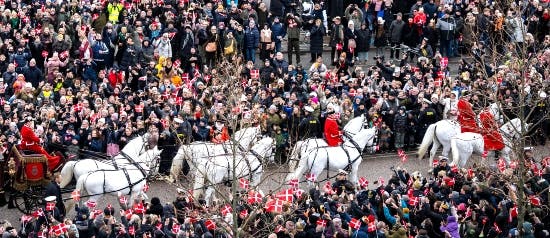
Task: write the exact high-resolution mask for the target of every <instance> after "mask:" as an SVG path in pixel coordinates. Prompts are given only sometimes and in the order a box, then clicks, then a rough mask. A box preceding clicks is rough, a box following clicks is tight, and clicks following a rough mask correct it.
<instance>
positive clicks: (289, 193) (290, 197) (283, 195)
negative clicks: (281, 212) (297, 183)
mask: <svg viewBox="0 0 550 238" xmlns="http://www.w3.org/2000/svg"><path fill="white" fill-rule="evenodd" d="M277 199H279V200H282V201H286V202H292V201H294V189H292V188H289V189H285V190H283V191H281V192H279V193H277Z"/></svg>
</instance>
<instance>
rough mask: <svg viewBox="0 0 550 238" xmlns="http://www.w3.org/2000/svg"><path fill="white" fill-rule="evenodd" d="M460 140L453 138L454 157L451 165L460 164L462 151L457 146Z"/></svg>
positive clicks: (452, 151)
mask: <svg viewBox="0 0 550 238" xmlns="http://www.w3.org/2000/svg"><path fill="white" fill-rule="evenodd" d="M457 141H458V139H457V138H456V137H452V138H451V154H452V156H453V160H452V162H451V163H450V165H451V166H452V165H457V164H460V151H458V150H459V148H458V145H457Z"/></svg>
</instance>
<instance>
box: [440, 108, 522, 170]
mask: <svg viewBox="0 0 550 238" xmlns="http://www.w3.org/2000/svg"><path fill="white" fill-rule="evenodd" d="M528 127H529V124H526V123H524V124H523V126H522V125H521V120H520V119H518V118H514V119H512V120H510V121H509V122H507V123H506V124H504V125H502V126H501V127H500V131H501V135H502V142H503V144H504V148H503V149H502V150H501V151H500V152H501V154H502V157H503V158H504V160H506V163H508V164H510V153H511V152H512V149H511V148H510V142H512V141H514V140H518V139H520V137H521V135H522V134H525V133H526V132H527V131H528ZM522 131H523V132H524V133H521V132H522ZM484 147H485V141H484V140H483V136H482V135H481V134H478V133H472V132H465V133H460V134H458V135H456V136H454V137H453V138H452V139H451V149H452V155H453V158H452V162H451V164H450V165H451V166H453V165H457V166H458V167H464V166H465V165H466V163H467V162H468V159H470V157H471V156H472V154H473V153H475V154H478V155H482V154H483V153H484V152H485V149H484ZM491 153H494V151H491ZM489 156H490V155H489Z"/></svg>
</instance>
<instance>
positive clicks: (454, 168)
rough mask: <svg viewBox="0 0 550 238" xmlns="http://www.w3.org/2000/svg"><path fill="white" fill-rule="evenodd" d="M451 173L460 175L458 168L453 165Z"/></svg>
mask: <svg viewBox="0 0 550 238" xmlns="http://www.w3.org/2000/svg"><path fill="white" fill-rule="evenodd" d="M451 172H453V173H455V174H456V173H458V166H456V165H453V167H451Z"/></svg>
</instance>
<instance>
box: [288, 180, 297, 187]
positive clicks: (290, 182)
mask: <svg viewBox="0 0 550 238" xmlns="http://www.w3.org/2000/svg"><path fill="white" fill-rule="evenodd" d="M288 185H290V187H292V188H297V187H298V185H299V182H298V179H291V180H290V181H289V182H288Z"/></svg>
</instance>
